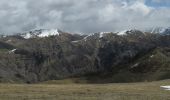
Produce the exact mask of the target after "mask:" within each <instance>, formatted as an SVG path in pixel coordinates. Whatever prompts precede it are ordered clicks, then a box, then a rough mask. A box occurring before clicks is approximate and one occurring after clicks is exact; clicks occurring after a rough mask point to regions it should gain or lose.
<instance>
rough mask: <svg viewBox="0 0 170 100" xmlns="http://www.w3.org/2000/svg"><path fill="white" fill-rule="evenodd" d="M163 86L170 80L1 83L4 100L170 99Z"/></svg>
mask: <svg viewBox="0 0 170 100" xmlns="http://www.w3.org/2000/svg"><path fill="white" fill-rule="evenodd" d="M62 82H63V83H67V84H63V83H62ZM162 85H170V80H164V81H158V82H142V83H109V84H75V83H72V82H70V83H69V80H63V81H61V80H60V81H49V82H44V83H39V84H31V85H29V84H0V100H170V91H168V90H164V89H162V88H160V86H162Z"/></svg>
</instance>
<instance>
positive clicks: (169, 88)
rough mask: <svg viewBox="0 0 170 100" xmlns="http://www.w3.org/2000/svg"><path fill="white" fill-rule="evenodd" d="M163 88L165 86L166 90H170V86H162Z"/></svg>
mask: <svg viewBox="0 0 170 100" xmlns="http://www.w3.org/2000/svg"><path fill="white" fill-rule="evenodd" d="M160 87H161V88H163V89H164V90H170V86H160Z"/></svg>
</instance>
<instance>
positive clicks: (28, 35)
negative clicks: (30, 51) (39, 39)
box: [21, 33, 32, 39]
mask: <svg viewBox="0 0 170 100" xmlns="http://www.w3.org/2000/svg"><path fill="white" fill-rule="evenodd" d="M21 36H22V37H23V38H24V39H29V38H31V37H32V35H31V34H30V33H26V34H24V35H21Z"/></svg>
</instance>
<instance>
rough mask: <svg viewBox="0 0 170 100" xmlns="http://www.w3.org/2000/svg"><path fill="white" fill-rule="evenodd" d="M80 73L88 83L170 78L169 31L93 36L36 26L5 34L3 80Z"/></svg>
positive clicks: (0, 59) (0, 60)
mask: <svg viewBox="0 0 170 100" xmlns="http://www.w3.org/2000/svg"><path fill="white" fill-rule="evenodd" d="M70 77H79V78H82V79H83V80H86V81H87V82H89V83H108V82H137V81H153V80H162V79H168V78H170V35H169V33H167V34H165V33H164V34H158V33H156V34H154V33H149V32H142V31H138V30H129V31H124V32H118V33H113V32H99V33H93V34H90V35H81V34H72V33H68V32H63V31H60V30H35V31H31V32H27V33H21V34H17V35H10V36H5V37H1V38H0V81H1V82H21V83H36V82H42V81H48V80H58V79H65V78H70Z"/></svg>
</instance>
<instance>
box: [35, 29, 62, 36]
mask: <svg viewBox="0 0 170 100" xmlns="http://www.w3.org/2000/svg"><path fill="white" fill-rule="evenodd" d="M55 35H59V32H58V29H52V30H44V31H42V32H41V33H40V34H39V35H38V37H49V36H55Z"/></svg>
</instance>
